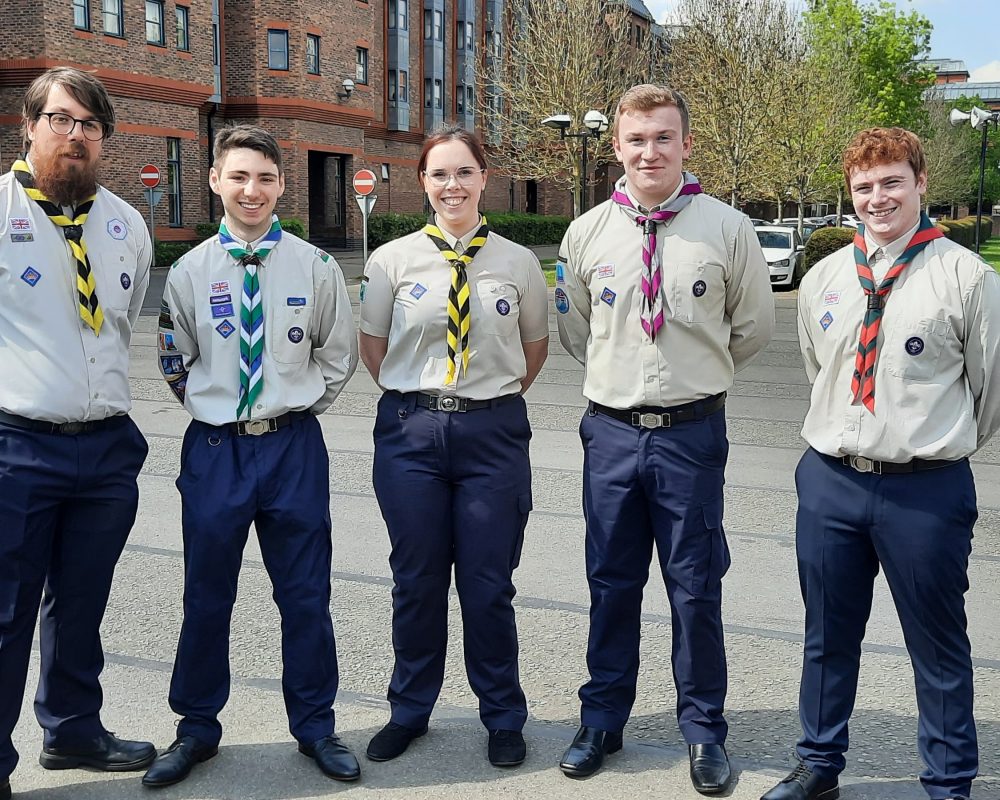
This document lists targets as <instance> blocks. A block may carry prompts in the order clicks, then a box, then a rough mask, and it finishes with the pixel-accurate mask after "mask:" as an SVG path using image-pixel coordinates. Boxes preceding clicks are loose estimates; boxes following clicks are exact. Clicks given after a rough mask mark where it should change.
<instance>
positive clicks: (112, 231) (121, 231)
mask: <svg viewBox="0 0 1000 800" xmlns="http://www.w3.org/2000/svg"><path fill="white" fill-rule="evenodd" d="M108 236H110V237H111V238H112V239H117V240H118V241H121V240H122V239H124V238H125V237H126V236H128V228H126V227H125V223H124V222H122V221H121V220H120V219H109V220H108Z"/></svg>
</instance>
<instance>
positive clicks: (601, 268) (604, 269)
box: [597, 264, 615, 278]
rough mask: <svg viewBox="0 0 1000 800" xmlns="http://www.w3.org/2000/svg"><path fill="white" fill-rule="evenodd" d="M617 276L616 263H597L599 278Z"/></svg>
mask: <svg viewBox="0 0 1000 800" xmlns="http://www.w3.org/2000/svg"><path fill="white" fill-rule="evenodd" d="M614 276H615V265H614V264H598V265H597V277H598V278H613V277H614Z"/></svg>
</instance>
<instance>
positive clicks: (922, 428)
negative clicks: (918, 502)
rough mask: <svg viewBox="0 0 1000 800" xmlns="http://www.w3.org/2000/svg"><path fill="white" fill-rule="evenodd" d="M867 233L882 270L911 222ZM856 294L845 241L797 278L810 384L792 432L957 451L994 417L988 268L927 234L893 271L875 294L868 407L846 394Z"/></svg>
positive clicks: (968, 449) (886, 448)
mask: <svg viewBox="0 0 1000 800" xmlns="http://www.w3.org/2000/svg"><path fill="white" fill-rule="evenodd" d="M914 230H916V228H913V229H911V230H910V231H908V232H907V233H906V234H904V235H903V236H902V237H900V238H899V239H897V240H896V241H895V242H892V243H890V244H888V245H886V246H885V247H883V248H882V249H883V251H884V258H880V257H879V254H877V253H876V252H875V251H876V249H877V247H878V246H877V245H875V244H874V242H871V241H870V240H869V241H868V242H867V246H868V252H869V254H870V259H871V261H872V266H873V272H874V273H875V275H876V277H881V276H884V275H885V273H886V272H887V271H888V268H889V266H890V265H891V264H892V262H893V261H894V260H895V259H896V258H897V257H898V256H899V255H900V254H901V253H902V252H903V250H904V249H905V248H906V244H907V243H908V242H909V239H910V237H911V236H912V234H913V231H914ZM865 308H866V301H865V295H864V292H863V291H862V289H861V285H860V284H859V283H858V277H857V268H856V266H855V264H854V251H853V246H851V245H848V246H847V247H844V248H842V249H840V250H838V251H837V252H836V253H834V254H832V255H830V256H828V257H827V258H825V259H823V260H822V261H820V262H819V263H818V264H817V265H816V266H815V267H813V268H812V269H811V270H809V272H808V273H806V276H805V278H803V280H802V285H801V286H800V287H799V304H798V326H799V344H800V346H801V348H802V357H803V359H804V360H805V368H806V374H807V375H808V377H809V381H810V382H811V383H812V393H811V397H810V404H809V411H808V413H807V414H806V419H805V424H804V426H803V428H802V436H803V438H804V439H805V440H806V441H807V442H808V443H809V444H810V445H811V446H812V447H813V448H815V449H816V450H818V451H820V452H821V453H826V454H827V455H831V456H845V455H851V456H853V455H859V456H865V457H866V458H871V459H874V460H876V461H890V462H905V461H909V460H910V459H913V458H928V459H950V460H954V459H959V458H963V457H965V456H969V455H971V454H972V453H974V452H975V451H976V449H977V448H979V447H981V446H982V445H983V444H984V443H985V442H986V441H987V440H988V439H989V438H990V436H992V435H993V433H995V432H996V430H997V429H998V427H1000V275H997V273H996V272H995V271H994V270H993V269H991V268H990V267H989V266H988V265H986V264H984V263H983V262H982V261H981V260H980V259H979V258H977V257H976V256H975V255H974V254H973V253H970V252H969V251H968V250H966V249H965V248H964V247H961V246H959V245H957V244H955V243H953V242H950V241H949V240H947V239H936V240H934V241H932V242H931V243H930V244H929V245H928V246H927V247H926V248H924V250H923V251H922V252H921V253H920V254H918V255H917V257H916V258H915V259H914V260H913V262H912V263H911V264H910V265H909V266H908V267H906V269H905V270H903V273H902V274H901V275H900V277H899V278H898V279H897V281H896V283H895V285H894V286H893V289H892V292H891V294H890V295H889V299H888V301H887V302H886V306H885V313H884V315H883V317H882V325H881V328H880V331H879V335H878V361H877V362H876V365H875V414H874V415H872V414H871V412H869V411H868V409H866V408H865V407H864V406H863V405H862V404H861V403H855V402H854V399H853V396H852V394H851V377H852V375H853V373H854V364H855V358H856V355H857V349H858V339H859V337H860V334H861V323H862V320H863V319H864V314H865Z"/></svg>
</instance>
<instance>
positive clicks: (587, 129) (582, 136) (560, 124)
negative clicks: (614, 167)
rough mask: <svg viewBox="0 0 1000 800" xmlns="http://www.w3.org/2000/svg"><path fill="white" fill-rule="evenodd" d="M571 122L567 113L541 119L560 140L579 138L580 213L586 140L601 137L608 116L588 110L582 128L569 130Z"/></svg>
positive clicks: (584, 198) (583, 198)
mask: <svg viewBox="0 0 1000 800" xmlns="http://www.w3.org/2000/svg"><path fill="white" fill-rule="evenodd" d="M572 124H573V118H572V117H571V116H570V115H569V114H553V115H552V116H551V117H546V118H545V119H543V120H542V125H544V126H545V127H546V128H553V129H555V130H557V131H559V140H560V141H563V140H565V139H579V140H580V146H581V154H580V166H581V175H580V213H581V214H582V213H583V212H584V211H586V210H587V159H588V154H587V141H588V140H589V139H591V138H593V139H600V138H601V134H602V133H604V132H605V131H606V130H607V129H608V118H607V117H606V116H604V115H603V114H602V113H601V112H600V111H594V110H590V111H588V112H587V113H586V114H584V115H583V130H579V131H575V132H571V131H570V126H571V125H572Z"/></svg>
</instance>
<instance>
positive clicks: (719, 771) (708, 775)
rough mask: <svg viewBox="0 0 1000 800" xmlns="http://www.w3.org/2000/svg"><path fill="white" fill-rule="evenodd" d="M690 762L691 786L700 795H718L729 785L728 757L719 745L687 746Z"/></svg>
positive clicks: (731, 774) (730, 771) (730, 772)
mask: <svg viewBox="0 0 1000 800" xmlns="http://www.w3.org/2000/svg"><path fill="white" fill-rule="evenodd" d="M688 758H689V759H690V760H691V784H692V785H693V786H694V788H695V791H697V792H700V793H701V794H719V793H720V792H724V791H725V790H726V787H727V786H728V785H729V779H730V778H732V777H733V772H732V770H731V769H730V768H729V756H727V755H726V748H725V747H723V746H722V745H721V744H692V745H688Z"/></svg>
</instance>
